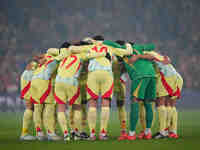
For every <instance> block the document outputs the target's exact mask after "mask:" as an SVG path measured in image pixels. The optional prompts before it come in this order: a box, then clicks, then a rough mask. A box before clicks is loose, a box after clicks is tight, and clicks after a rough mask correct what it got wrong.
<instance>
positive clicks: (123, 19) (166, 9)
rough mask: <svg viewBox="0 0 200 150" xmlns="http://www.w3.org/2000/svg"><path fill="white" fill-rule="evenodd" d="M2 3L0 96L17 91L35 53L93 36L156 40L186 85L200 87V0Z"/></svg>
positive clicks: (142, 40) (0, 17)
mask: <svg viewBox="0 0 200 150" xmlns="http://www.w3.org/2000/svg"><path fill="white" fill-rule="evenodd" d="M3 1H5V0H3ZM3 1H1V2H0V3H1V5H0V8H1V9H0V45H1V47H0V94H4V93H13V92H17V91H18V90H19V79H20V74H21V72H22V71H23V70H24V67H25V65H26V63H27V62H28V61H29V60H30V59H31V57H32V56H33V55H34V54H36V53H38V52H44V50H46V49H47V48H50V47H59V45H61V43H62V42H63V41H65V40H69V41H72V40H80V39H81V38H83V37H86V36H90V35H94V34H101V35H104V36H105V38H106V39H110V40H117V39H121V40H127V41H135V42H136V43H148V42H153V43H155V45H156V47H157V48H156V49H157V50H158V51H159V52H161V53H163V54H166V55H168V56H169V57H170V58H171V59H172V62H173V64H174V65H175V67H176V68H177V70H178V71H179V72H180V74H181V75H182V76H183V78H184V81H185V82H184V87H185V88H191V89H199V88H200V80H199V73H200V67H199V66H200V61H199V60H200V52H199V50H200V44H199V42H200V28H199V26H200V20H199V17H200V9H199V7H200V1H199V0H181V1H180V0H168V1H160V0H154V1H151V0H148V1H147V0H134V1H132V0H124V1H121V0H109V1H108V0H102V1H92V0H84V1H81V0H73V1H66V0H59V1H47V0H43V1H34V0H32V1H27V0H21V1H8V2H7V4H4V2H3Z"/></svg>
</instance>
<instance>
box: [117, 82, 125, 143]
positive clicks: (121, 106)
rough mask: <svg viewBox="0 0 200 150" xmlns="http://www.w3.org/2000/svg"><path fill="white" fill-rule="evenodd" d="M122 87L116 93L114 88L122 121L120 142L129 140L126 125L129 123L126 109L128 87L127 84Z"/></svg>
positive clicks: (122, 84) (122, 83)
mask: <svg viewBox="0 0 200 150" xmlns="http://www.w3.org/2000/svg"><path fill="white" fill-rule="evenodd" d="M120 85H121V86H119V87H117V88H121V90H119V91H116V90H115V88H116V87H114V93H115V94H116V99H117V109H118V117H119V121H120V128H121V131H120V132H121V134H120V137H119V138H118V140H124V139H126V138H127V133H126V132H127V131H126V123H127V112H126V108H125V97H126V95H125V94H126V85H125V82H121V83H120ZM115 91H116V92H115Z"/></svg>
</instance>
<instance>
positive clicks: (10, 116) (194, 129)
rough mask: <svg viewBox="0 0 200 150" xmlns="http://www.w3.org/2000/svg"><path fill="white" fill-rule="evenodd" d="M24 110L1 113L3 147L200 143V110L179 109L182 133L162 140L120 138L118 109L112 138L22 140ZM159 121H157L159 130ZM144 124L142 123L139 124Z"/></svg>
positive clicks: (98, 148)
mask: <svg viewBox="0 0 200 150" xmlns="http://www.w3.org/2000/svg"><path fill="white" fill-rule="evenodd" d="M21 118H22V114H14V113H0V150H89V149H92V150H107V149H108V150H118V149H119V150H131V149H132V150H155V149H159V150H177V149H180V150H195V149H199V146H200V111H194V110H193V111H188V110H187V111H181V112H179V131H178V133H179V135H180V138H179V139H177V140H175V139H161V140H149V141H146V140H136V141H120V142H119V141H117V137H118V136H119V121H118V119H117V112H113V113H112V117H111V119H110V122H109V130H110V133H109V135H110V136H111V137H110V139H109V140H108V141H95V142H91V141H75V142H68V143H65V142H63V141H59V142H48V141H44V142H39V141H34V142H21V141H19V136H20V131H21ZM157 126H158V123H155V125H154V128H153V132H154V133H155V131H156V128H157ZM138 128H140V127H138Z"/></svg>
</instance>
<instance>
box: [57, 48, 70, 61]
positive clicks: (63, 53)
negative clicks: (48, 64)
mask: <svg viewBox="0 0 200 150" xmlns="http://www.w3.org/2000/svg"><path fill="white" fill-rule="evenodd" d="M69 55H71V51H70V50H69V49H67V48H61V49H60V54H59V55H58V56H56V57H54V60H56V61H61V60H63V59H64V58H66V57H68V56H69Z"/></svg>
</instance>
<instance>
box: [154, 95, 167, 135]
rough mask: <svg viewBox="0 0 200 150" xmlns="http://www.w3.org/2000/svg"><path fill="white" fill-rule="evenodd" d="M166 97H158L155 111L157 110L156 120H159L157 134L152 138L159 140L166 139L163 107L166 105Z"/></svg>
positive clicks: (165, 117)
mask: <svg viewBox="0 0 200 150" xmlns="http://www.w3.org/2000/svg"><path fill="white" fill-rule="evenodd" d="M166 100H167V99H166V96H163V97H159V98H158V99H157V106H158V107H157V110H158V119H159V132H157V133H156V134H155V135H154V136H153V138H155V139H160V138H166V137H167V134H166V131H165V130H166V127H167V125H166V120H167V108H166V106H165V103H166Z"/></svg>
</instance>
